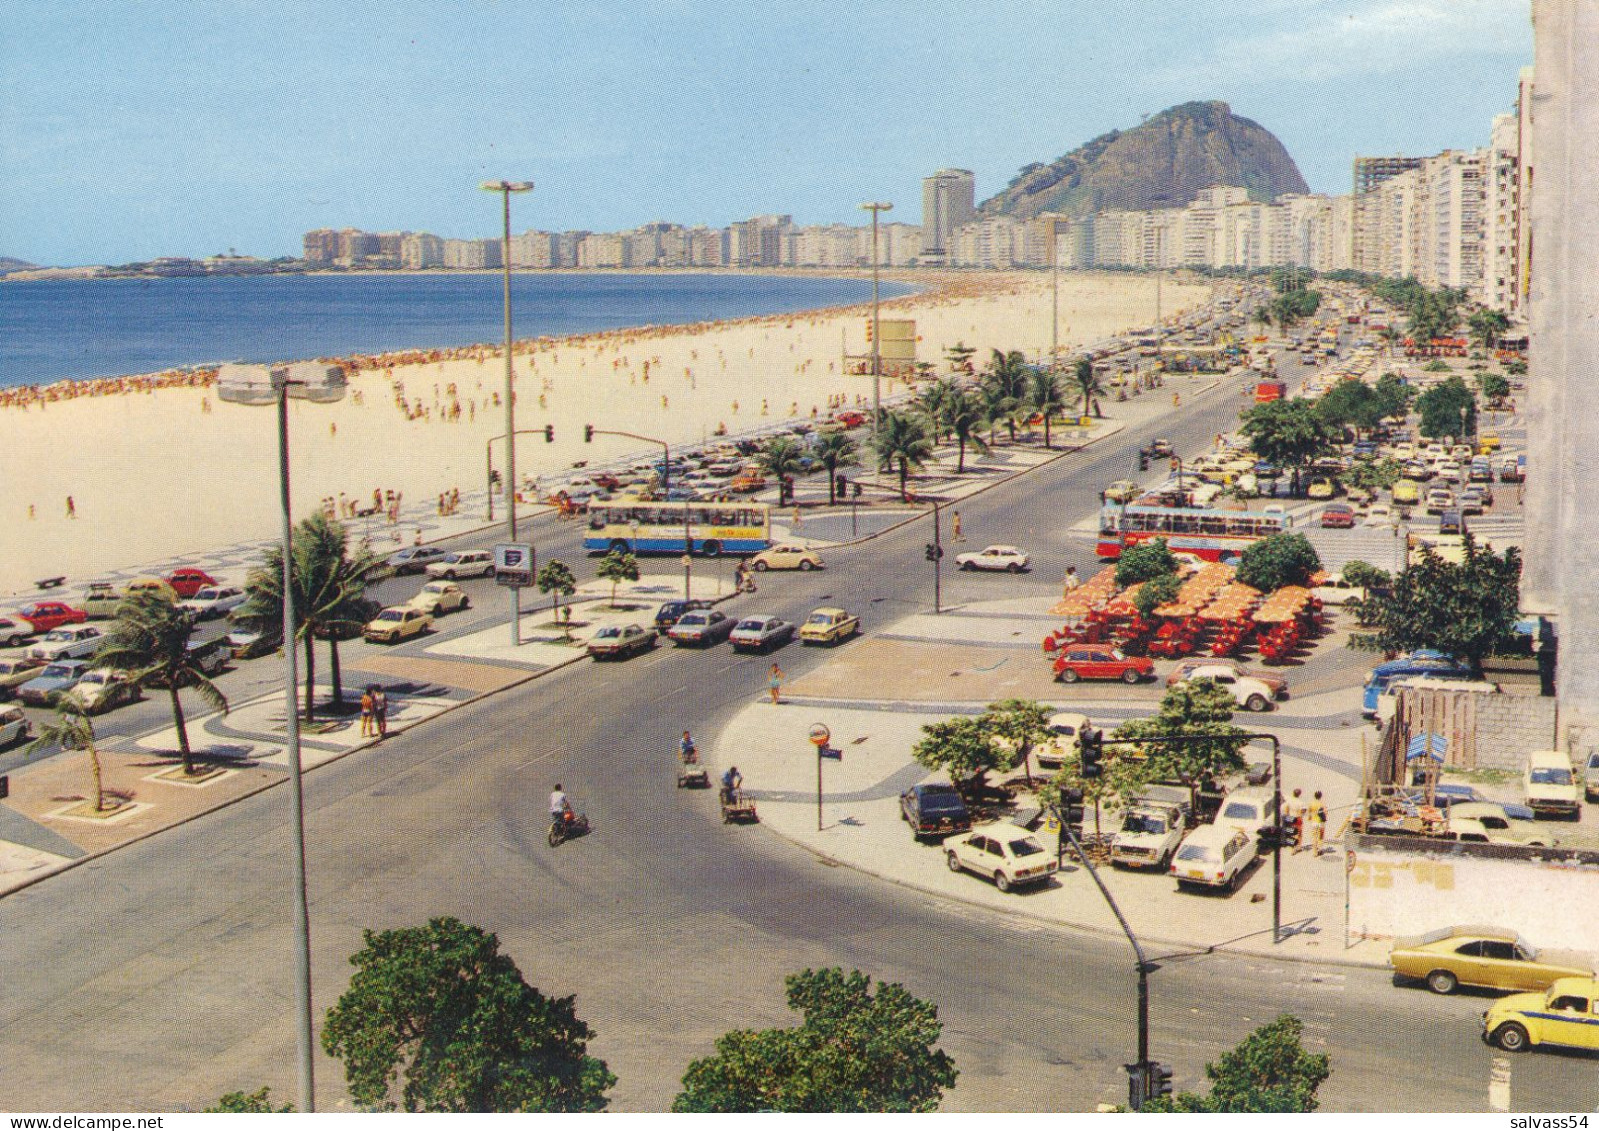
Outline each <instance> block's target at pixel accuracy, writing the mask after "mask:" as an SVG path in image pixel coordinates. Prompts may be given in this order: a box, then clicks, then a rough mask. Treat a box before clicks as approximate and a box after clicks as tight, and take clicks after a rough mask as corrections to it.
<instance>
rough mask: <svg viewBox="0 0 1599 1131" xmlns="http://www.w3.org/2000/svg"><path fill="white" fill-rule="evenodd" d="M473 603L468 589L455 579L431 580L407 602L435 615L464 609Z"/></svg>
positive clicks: (415, 607) (414, 607)
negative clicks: (467, 592) (467, 591)
mask: <svg viewBox="0 0 1599 1131" xmlns="http://www.w3.org/2000/svg"><path fill="white" fill-rule="evenodd" d="M471 603H472V602H471V600H470V599H469V598H468V597H467V595H466V591H465V590H463V589H462V588H461V587H460V586H459V585H457V584H456V583H455V582H453V581H430V582H428V583H427V584H426V585H424V586H422V591H421V592H420V593H418V594H417V595H416V596H415V597H412V598H411V599H410V600H409V601H407V602H406V604H407V605H408V606H410V607H411V608H413V609H421V610H422V611H423V612H424V613H427V614H429V615H430V616H435V617H436V616H439V615H440V614H443V613H453V612H455V611H456V610H457V609H464V608H466V607H467V606H468V605H470V604H471Z"/></svg>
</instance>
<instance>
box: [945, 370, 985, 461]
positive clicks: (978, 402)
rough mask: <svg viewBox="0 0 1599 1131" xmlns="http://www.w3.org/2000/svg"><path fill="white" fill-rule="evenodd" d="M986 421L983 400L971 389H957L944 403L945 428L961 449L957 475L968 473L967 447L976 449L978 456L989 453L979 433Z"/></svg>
mask: <svg viewBox="0 0 1599 1131" xmlns="http://www.w3.org/2000/svg"><path fill="white" fill-rule="evenodd" d="M985 419H986V418H985V415H984V407H983V402H982V399H981V398H980V397H979V396H978V395H977V394H976V393H975V392H973V391H972V390H971V389H956V390H955V391H954V393H953V394H952V395H951V396H950V398H949V399H948V400H947V401H945V402H944V420H943V423H944V427H945V428H946V429H947V430H948V431H949V432H950V433H951V434H952V435H954V437H955V442H956V443H957V444H958V445H959V448H960V457H959V459H958V461H957V463H956V467H955V474H957V475H961V474H964V473H965V471H966V449H967V447H972V448H975V449H976V450H977V454H978V455H984V454H986V453H987V452H988V450H989V449H988V444H987V443H986V442H984V440H983V437H982V435H981V433H980V432H979V431H978V429H980V428H981V427H982V426H983V424H984V423H985Z"/></svg>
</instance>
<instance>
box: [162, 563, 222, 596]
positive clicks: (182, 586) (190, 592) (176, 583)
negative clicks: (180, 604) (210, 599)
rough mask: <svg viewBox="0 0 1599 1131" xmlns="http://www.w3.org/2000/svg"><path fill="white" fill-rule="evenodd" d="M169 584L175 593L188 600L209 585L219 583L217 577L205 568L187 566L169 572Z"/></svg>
mask: <svg viewBox="0 0 1599 1131" xmlns="http://www.w3.org/2000/svg"><path fill="white" fill-rule="evenodd" d="M167 584H168V585H170V586H172V591H173V592H174V593H176V594H177V595H178V596H179V597H181V598H182V599H183V600H185V601H187V600H188V599H189V598H191V597H193V596H194V595H195V594H196V593H198V592H199V591H200V590H202V589H204V588H205V587H206V586H207V585H215V584H217V579H216V578H214V577H212V576H211V575H210V574H209V573H207V572H206V571H205V570H203V569H194V568H192V567H188V566H185V567H184V568H183V569H175V570H173V571H172V572H171V573H170V574H168V575H167Z"/></svg>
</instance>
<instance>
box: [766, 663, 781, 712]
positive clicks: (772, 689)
mask: <svg viewBox="0 0 1599 1131" xmlns="http://www.w3.org/2000/svg"><path fill="white" fill-rule="evenodd" d="M766 690H767V692H769V693H770V694H771V696H772V706H774V707H775V706H777V702H778V695H779V693H780V692H781V691H782V690H783V669H782V668H780V667H778V666H777V665H776V664H775V663H774V664H773V665H772V670H771V671H769V672H767V673H766Z"/></svg>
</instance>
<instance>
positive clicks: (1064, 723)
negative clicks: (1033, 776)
mask: <svg viewBox="0 0 1599 1131" xmlns="http://www.w3.org/2000/svg"><path fill="white" fill-rule="evenodd" d="M1088 726H1089V722H1088V716H1087V715H1079V714H1077V713H1076V712H1075V711H1061V712H1059V713H1057V714H1054V715H1051V716H1050V717H1049V723H1048V727H1049V738H1047V739H1045V740H1044V741H1043V742H1040V743H1038V744H1037V745H1036V746H1034V747H1033V760H1034V761H1035V762H1037V763H1038V768H1039V769H1041V770H1047V769H1055V768H1058V767H1060V766H1063V765H1065V764H1066V763H1067V762H1068V761H1076V760H1077V758H1078V757H1079V753H1078V747H1077V739H1078V736H1079V735H1081V734H1082V733H1083V731H1084V730H1086V729H1087V728H1088Z"/></svg>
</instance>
